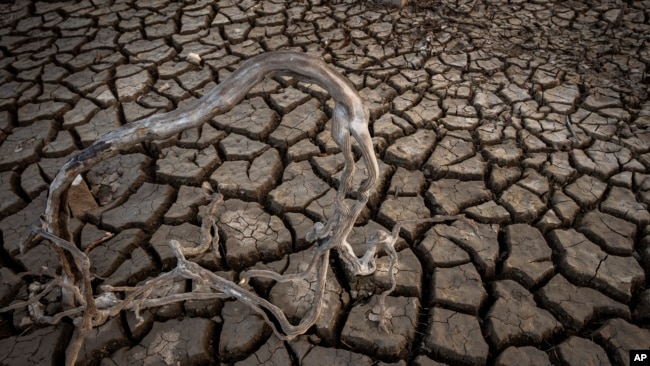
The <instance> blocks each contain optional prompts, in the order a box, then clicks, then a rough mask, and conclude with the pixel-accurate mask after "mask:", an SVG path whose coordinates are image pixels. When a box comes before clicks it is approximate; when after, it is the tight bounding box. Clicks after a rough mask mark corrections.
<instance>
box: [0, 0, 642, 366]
mask: <svg viewBox="0 0 650 366" xmlns="http://www.w3.org/2000/svg"><path fill="white" fill-rule="evenodd" d="M649 20H650V1H616V0H611V1H544V0H536V1H532V2H526V1H519V0H511V1H505V0H504V1H499V0H490V1H486V0H475V1H463V0H458V1H448V0H439V1H412V4H411V5H408V6H406V7H404V8H403V9H401V10H399V9H396V8H391V7H387V6H384V5H380V4H375V3H372V2H368V1H318V0H302V1H291V2H290V1H282V0H264V1H259V2H258V1H252V0H244V1H233V0H221V1H202V0H198V1H185V2H176V1H170V0H142V1H136V0H81V1H74V2H72V1H67V2H66V1H62V2H31V1H14V2H12V3H11V2H4V3H3V4H0V25H1V26H0V53H1V55H0V64H1V65H2V68H1V70H0V230H1V231H2V245H1V249H0V264H1V266H2V268H0V279H1V281H0V306H4V305H7V304H9V303H11V302H12V301H17V300H21V299H25V297H26V296H27V285H26V282H25V281H24V280H23V279H22V278H21V277H20V274H21V273H23V272H26V271H33V272H38V271H39V270H40V268H41V267H42V266H47V267H50V268H56V267H57V259H56V256H55V255H54V253H53V252H52V251H51V250H50V249H49V248H48V247H46V246H37V247H35V248H33V249H31V250H30V251H28V252H27V253H24V254H21V253H20V251H19V243H21V242H22V241H23V240H24V239H25V238H26V237H27V235H28V229H27V227H28V225H29V224H31V223H32V222H34V221H35V220H37V218H38V216H39V215H40V214H41V213H42V212H43V210H44V203H45V199H46V195H47V189H48V185H49V183H50V181H51V180H52V178H53V176H54V175H55V174H56V171H57V169H58V168H59V167H60V166H61V165H62V164H63V163H64V162H65V161H67V160H68V159H69V158H70V156H71V154H73V153H75V152H76V151H78V150H80V149H82V148H83V147H85V146H88V145H89V144H91V143H92V142H93V141H94V140H95V139H97V137H98V136H100V135H101V134H103V133H105V132H107V131H110V130H113V129H115V128H116V127H118V126H120V125H123V124H125V123H129V122H132V121H135V120H138V119H140V118H143V117H146V116H150V115H152V114H154V113H161V112H165V111H170V110H173V109H175V108H179V107H182V106H183V105H185V104H186V103H187V102H188V101H190V100H192V99H194V98H198V97H200V96H201V95H203V94H204V93H206V92H207V91H208V90H210V89H211V88H212V87H213V86H214V85H216V84H217V83H219V82H220V81H221V80H223V79H224V78H225V77H226V76H228V75H229V74H230V73H231V72H232V71H233V70H234V69H236V68H237V67H238V65H240V64H241V63H242V62H243V61H244V60H246V59H247V58H250V57H252V56H254V55H256V54H259V53H262V52H267V51H273V50H281V49H293V50H298V51H303V52H308V53H310V54H313V55H320V56H321V57H322V58H324V59H325V60H326V61H327V62H328V63H330V64H331V65H333V66H334V67H335V68H337V69H338V70H339V71H341V72H343V73H344V74H345V75H346V76H347V77H348V78H349V79H350V80H351V81H352V83H353V84H354V86H355V87H356V88H357V89H358V90H359V92H360V93H361V95H362V96H363V98H364V99H365V101H366V102H367V105H368V107H369V109H370V112H371V115H372V121H371V125H370V130H371V132H372V135H373V141H374V145H375V149H376V152H377V155H378V157H379V158H380V160H381V161H380V163H379V164H380V165H379V166H380V177H381V179H380V182H379V185H378V186H377V188H376V189H375V190H374V191H373V192H371V196H370V200H369V203H368V207H367V209H366V210H365V211H364V212H363V214H362V215H361V217H360V219H359V222H357V226H356V227H355V229H354V232H353V234H352V236H351V239H350V241H351V243H352V244H353V246H354V247H355V248H354V249H355V250H356V251H357V254H359V255H360V254H361V253H362V252H363V250H364V247H363V243H364V242H365V238H366V237H367V236H368V235H370V233H372V232H373V230H375V229H376V228H378V227H383V228H385V229H387V230H389V231H390V229H391V228H392V225H394V223H395V222H396V221H399V220H405V219H414V218H426V217H431V216H433V215H436V214H447V215H455V214H459V213H463V214H465V215H466V216H467V217H469V218H471V219H472V220H473V221H474V224H473V225H472V224H471V223H467V222H463V221H458V222H455V223H443V224H438V225H435V226H431V225H429V224H425V225H414V224H408V225H404V226H403V228H402V232H401V238H400V240H399V241H398V243H397V248H398V251H399V263H398V265H397V272H396V279H397V288H396V290H395V292H394V293H392V294H391V297H389V299H388V300H387V304H388V306H389V309H388V318H387V322H386V324H387V328H388V331H389V333H387V334H384V333H380V330H379V328H378V322H377V320H378V313H377V307H376V306H375V304H376V301H377V295H376V294H378V293H379V292H381V291H382V290H384V289H386V288H388V287H390V284H389V281H388V276H387V275H388V273H387V271H388V258H387V257H383V258H381V259H380V260H379V261H378V270H377V273H375V274H374V275H372V276H369V277H364V278H347V277H346V276H345V274H344V271H342V270H341V267H340V263H338V261H337V259H336V258H334V259H333V267H332V270H331V271H330V273H328V285H327V288H326V295H325V307H324V310H323V313H322V316H321V318H320V320H319V321H318V323H317V324H316V325H315V326H314V327H312V329H311V330H310V331H309V332H308V334H307V335H305V336H302V337H299V338H298V339H297V340H295V341H291V342H282V341H280V340H278V339H277V338H276V337H275V336H274V335H273V334H272V332H271V330H270V328H269V326H268V325H267V324H265V323H264V321H263V320H262V319H261V318H260V317H258V316H257V315H256V314H254V313H252V312H251V311H250V310H249V309H248V308H247V307H246V306H244V305H243V304H241V303H237V302H234V301H232V300H227V299H226V300H217V301H188V302H185V303H179V304H173V305H167V306H164V307H161V308H158V309H156V310H155V311H148V312H146V313H145V314H144V319H145V321H144V322H143V323H141V324H139V323H138V322H137V321H136V320H135V318H134V316H133V314H132V313H127V314H125V315H124V316H122V317H118V318H114V319H112V320H111V321H109V322H107V323H106V324H104V325H103V326H101V327H99V328H98V329H96V330H95V331H94V332H93V335H92V336H90V337H89V338H88V339H87V341H86V343H85V345H84V348H83V349H82V352H81V356H80V360H79V364H95V365H97V364H101V365H141V364H177V363H178V364H183V365H199V364H218V363H226V364H229V363H233V364H237V365H258V364H273V365H290V364H294V365H296V364H304V365H335V364H355V365H364V364H368V365H370V364H391V363H395V364H398V365H406V364H409V365H442V364H451V365H456V364H464V365H483V364H494V365H524V364H526V365H548V364H554V365H576V366H577V365H608V364H614V365H625V364H627V362H628V358H627V357H628V354H627V350H629V349H644V348H645V349H648V348H650V290H648V289H647V278H648V276H649V275H650V226H649V224H650V213H649V212H648V205H649V204H650V102H649V101H648V94H647V89H648V84H649V82H650V78H649V77H648V72H649V71H650V70H648V68H649V67H650V47H649V42H650V38H649V35H650V24H649ZM190 53H196V54H199V55H200V56H201V59H202V61H201V62H200V64H198V65H197V64H195V63H190V62H188V61H187V56H188V55H189V54H190ZM288 66H290V65H288ZM332 107H333V105H332V101H331V100H330V99H329V97H328V96H327V94H326V93H325V92H324V90H323V89H321V88H319V87H317V86H314V85H308V84H304V83H301V82H298V81H296V80H294V79H292V78H277V79H272V80H267V81H265V82H264V83H262V84H260V85H258V86H257V87H256V88H254V89H253V90H252V91H251V92H250V93H249V95H248V97H247V98H246V100H244V101H243V102H242V103H240V104H239V105H238V106H237V107H235V108H234V109H233V110H231V111H230V112H228V113H227V114H224V115H221V116H218V117H215V118H214V119H212V120H211V121H210V122H209V123H207V124H205V125H204V126H202V127H201V128H197V129H191V130H187V131H185V132H183V133H181V134H179V135H178V136H175V137H174V138H171V139H169V140H166V141H155V142H151V143H145V144H142V145H140V146H138V147H136V148H133V149H131V150H130V151H129V152H128V153H125V154H122V155H120V156H117V157H114V158H111V159H108V160H106V161H104V162H102V163H101V164H100V165H98V166H97V167H95V168H93V169H92V170H91V171H90V172H88V173H87V174H85V175H84V177H83V178H84V179H83V180H81V181H78V182H77V184H75V185H74V186H73V187H72V189H71V191H70V196H69V199H70V211H71V214H72V215H73V220H72V229H73V231H74V235H75V239H76V240H77V242H79V243H80V245H81V246H82V247H84V248H85V247H86V246H88V245H89V244H90V243H92V242H93V241H95V240H98V239H100V238H102V237H104V236H105V235H106V234H105V233H106V232H110V233H112V234H114V237H112V238H111V239H110V240H108V241H107V242H106V243H104V244H103V245H99V246H96V247H94V248H93V249H92V250H91V251H90V256H91V259H92V260H93V265H94V268H93V269H94V272H95V273H96V274H97V279H96V281H95V283H96V284H97V285H99V284H102V283H107V284H112V285H125V284H129V285H134V284H136V283H138V282H140V281H143V280H145V279H147V278H150V277H152V276H156V275H157V274H158V273H160V272H161V271H163V270H168V269H170V268H172V267H173V266H174V262H175V258H174V256H173V255H172V253H171V252H170V251H169V248H168V247H167V246H166V243H167V242H168V241H169V240H170V239H173V238H177V239H181V240H183V241H184V242H185V243H187V245H197V244H198V242H199V241H200V237H199V228H200V225H201V219H202V217H203V215H204V214H205V210H206V205H207V203H208V202H207V200H206V199H205V198H204V196H203V195H202V193H201V192H202V191H201V188H200V187H201V184H202V183H203V182H209V184H211V185H212V187H213V188H214V189H216V190H219V191H220V192H222V193H223V194H224V195H225V202H224V204H223V205H222V207H221V208H220V210H219V211H218V212H217V215H218V217H217V220H216V221H217V224H218V226H219V231H220V235H221V240H222V248H223V252H224V256H223V258H216V257H214V256H211V255H204V256H202V257H199V258H196V259H195V260H197V261H199V262H200V263H201V264H202V265H203V266H206V267H207V268H210V269H212V270H214V271H217V272H218V273H219V274H220V275H222V276H224V277H226V278H230V279H237V278H238V276H239V273H240V271H242V270H243V269H246V268H252V267H255V268H271V269H273V270H276V271H279V272H283V273H292V272H296V271H298V270H299V269H301V268H303V267H304V265H305V261H306V258H309V255H310V252H309V250H310V249H309V247H308V243H306V242H305V239H304V237H305V233H306V231H307V230H309V228H310V227H311V225H312V224H313V222H316V221H322V220H324V219H325V218H326V217H328V215H329V214H330V213H331V212H332V210H333V202H334V197H335V189H336V187H337V186H338V184H339V182H340V176H341V172H340V170H341V168H342V166H343V158H342V156H341V155H340V154H338V153H339V152H338V149H337V147H336V145H335V143H334V142H333V140H332V139H331V136H330V133H329V130H330V128H331V122H330V118H331V113H332ZM360 166H361V165H360ZM361 178H362V174H359V176H358V177H355V182H357V183H358V182H360V180H361ZM313 280H314V279H313V278H307V279H306V280H304V281H297V282H296V283H293V284H282V285H276V284H274V283H273V282H269V281H261V280H258V281H254V282H253V283H252V285H253V287H254V289H255V291H257V292H258V293H260V294H262V295H263V296H265V297H267V298H268V299H270V300H271V301H273V302H274V303H276V304H278V306H280V307H281V308H282V309H283V310H284V311H285V313H287V316H288V317H289V318H290V319H292V320H293V321H297V320H298V319H300V318H301V317H302V315H303V314H305V313H306V311H307V310H308V307H309V306H310V301H311V299H312V298H313V286H314V282H313ZM190 287H191V285H190V284H189V283H186V282H184V281H180V282H175V283H173V284H170V285H169V286H168V287H166V288H161V289H159V290H157V293H156V294H154V296H164V295H168V294H175V293H181V292H185V291H189V290H195V291H205V289H201V288H194V289H192V288H190ZM46 302H47V304H48V305H47V307H46V309H45V311H46V312H48V313H56V312H57V311H59V310H60V308H59V302H58V299H57V298H56V297H55V296H50V297H48V298H47V299H46ZM26 314H27V313H26V312H25V311H24V310H21V311H15V312H13V313H11V314H0V350H2V352H0V364H2V365H27V364H33V365H36V364H38V365H46V364H61V363H62V362H63V359H64V351H65V349H66V347H67V344H68V342H69V340H70V338H71V336H72V332H73V329H74V328H73V326H72V324H71V323H70V322H69V321H64V322H62V323H60V324H58V325H56V326H35V325H33V324H31V323H30V322H29V321H28V320H27V318H26Z"/></svg>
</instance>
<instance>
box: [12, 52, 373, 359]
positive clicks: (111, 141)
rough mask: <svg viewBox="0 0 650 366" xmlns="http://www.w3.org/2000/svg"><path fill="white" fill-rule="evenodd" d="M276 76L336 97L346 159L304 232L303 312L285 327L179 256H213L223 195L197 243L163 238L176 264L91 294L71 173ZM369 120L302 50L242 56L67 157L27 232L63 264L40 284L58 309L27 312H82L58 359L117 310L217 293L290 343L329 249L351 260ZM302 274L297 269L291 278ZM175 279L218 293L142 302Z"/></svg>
mask: <svg viewBox="0 0 650 366" xmlns="http://www.w3.org/2000/svg"><path fill="white" fill-rule="evenodd" d="M284 75H286V76H293V77H295V78H297V79H298V80H300V81H305V82H308V83H315V84H318V85H319V86H321V87H323V88H324V89H326V90H327V91H328V92H329V94H330V95H331V96H332V98H333V99H334V101H335V107H334V110H333V116H332V137H333V139H334V141H335V142H336V143H337V145H338V146H339V147H340V149H341V151H342V153H343V156H344V158H345V166H344V169H343V176H342V180H341V185H340V186H339V190H338V192H337V196H336V205H335V211H334V214H333V215H332V216H331V217H330V218H329V219H328V221H327V222H326V223H325V224H324V225H323V224H320V223H319V224H317V225H315V227H314V229H313V230H312V233H311V234H310V239H311V240H312V241H315V242H317V250H316V253H315V255H314V257H313V258H312V261H311V264H310V266H309V268H308V270H309V272H311V271H313V270H314V269H315V268H317V270H318V276H317V287H316V290H315V292H316V293H315V298H314V301H315V304H314V306H313V307H312V308H311V310H310V311H309V313H308V314H307V315H306V316H305V317H304V318H303V319H302V320H301V321H300V323H299V324H297V325H293V324H291V323H289V321H288V320H287V319H286V316H285V315H284V313H283V312H282V311H281V310H280V309H279V308H277V307H276V306H275V305H273V304H271V303H270V302H268V301H267V300H265V299H262V298H260V297H259V296H257V295H255V294H253V293H250V292H249V291H247V290H245V289H243V288H242V287H240V286H238V285H237V284H235V283H233V282H231V281H228V280H226V279H224V278H221V277H219V276H217V275H216V274H214V273H213V272H211V271H208V270H206V269H205V268H202V267H201V266H199V265H198V264H196V263H194V262H190V261H188V260H186V259H185V255H195V254H200V253H203V252H205V251H207V250H209V248H210V247H212V248H213V250H214V251H215V254H216V255H219V250H218V248H217V245H218V237H217V238H215V237H212V235H211V233H210V230H211V229H214V228H215V222H214V217H213V216H214V215H213V214H214V211H215V210H216V207H217V204H218V203H219V202H220V200H221V199H222V197H221V196H220V195H217V196H216V197H215V199H214V200H213V202H212V204H211V205H210V207H209V209H208V215H207V217H206V219H205V221H204V222H203V225H202V230H201V243H200V245H199V247H198V248H184V247H182V246H181V245H180V243H178V242H176V241H171V242H170V246H171V247H172V250H173V251H174V253H175V255H176V257H177V259H178V264H177V267H176V268H175V269H174V270H172V271H170V272H167V273H163V274H161V275H159V276H158V277H156V278H154V279H151V280H149V281H147V282H145V283H144V284H141V285H139V286H137V287H134V288H109V287H103V288H102V290H104V291H105V292H104V293H103V294H100V295H99V296H97V297H96V298H94V295H93V289H92V287H91V283H90V281H91V278H92V275H91V273H90V261H89V259H88V257H87V256H86V254H85V253H84V252H82V251H81V250H79V249H78V247H77V246H76V245H74V244H73V243H71V242H70V241H68V240H67V239H68V238H69V237H70V235H69V227H68V221H69V212H67V209H66V207H67V205H66V204H65V200H66V192H67V190H68V188H69V187H70V185H71V183H72V181H73V180H74V179H75V178H76V177H78V176H79V174H81V173H84V172H86V171H88V170H89V169H91V168H92V167H93V166H94V165H96V164H97V163H99V162H101V161H103V160H105V159H107V158H109V157H111V156H114V155H117V154H119V153H120V152H122V151H125V150H128V149H129V148H131V147H132V146H134V145H136V144H138V143H140V142H143V141H145V140H158V139H165V138H168V137H170V136H172V135H174V134H177V133H180V132H181V131H184V130H186V129H189V128H194V127H198V126H200V125H201V124H203V123H205V122H206V121H207V120H209V119H210V118H212V117H214V116H215V115H218V114H221V113H225V112H227V111H228V110H230V109H231V108H232V107H233V106H235V105H236V104H237V103H238V102H239V101H241V100H242V99H243V98H244V97H245V95H246V94H247V92H248V91H249V90H250V89H251V88H252V87H254V86H255V85H256V84H258V83H259V82H261V81H262V80H264V79H265V78H267V77H272V76H284ZM368 119H369V113H368V109H367V107H366V106H365V105H364V104H363V102H362V100H361V98H360V96H359V94H358V93H357V91H356V90H355V88H354V87H353V86H352V84H351V83H350V82H349V81H348V80H347V79H346V78H345V77H343V76H342V75H341V74H340V73H338V72H337V71H335V70H333V69H332V68H330V67H329V66H328V65H327V64H326V63H325V62H323V61H321V60H319V59H317V58H314V57H311V56H308V55H305V54H303V53H295V52H272V53H266V54H262V55H259V56H256V57H253V58H251V59H250V60H248V61H246V62H244V63H243V64H242V65H241V67H240V68H239V69H237V70H235V71H234V72H233V73H232V74H231V75H230V76H229V77H228V78H227V79H226V80H224V81H223V82H222V83H220V84H219V85H218V86H217V87H215V88H214V89H213V90H211V91H210V92H209V93H208V94H206V95H204V96H203V97H202V98H200V99H198V100H196V101H193V102H191V103H190V104H188V105H187V106H186V107H185V108H182V109H178V110H175V111H172V112H169V113H164V114H159V115H154V116H151V117H148V118H145V119H143V120H141V121H138V122H134V123H131V124H128V125H125V126H123V127H122V128H119V129H117V130H114V131H111V132H109V133H107V134H105V135H103V136H101V137H100V138H99V139H98V140H96V141H95V142H94V143H93V144H92V145H90V146H89V147H88V148H86V149H84V150H82V151H81V152H79V153H77V154H76V155H74V156H73V157H72V159H71V160H70V161H68V162H67V163H66V164H64V165H63V166H62V167H61V169H60V170H59V172H58V173H57V175H56V177H55V178H54V180H53V181H52V183H51V185H50V190H49V196H48V199H47V205H46V209H45V213H44V215H43V225H42V228H34V231H35V232H36V233H37V234H38V235H40V237H41V238H43V239H46V240H48V241H49V243H50V244H52V245H53V246H54V249H55V251H56V253H57V255H58V256H59V258H60V260H61V265H62V269H63V273H62V274H61V276H60V279H59V280H58V281H53V282H52V283H51V286H47V291H51V290H52V288H53V287H54V286H58V287H60V288H61V291H62V298H63V299H64V300H65V302H64V311H63V313H62V314H63V315H60V314H59V315H56V316H54V317H50V318H48V317H47V316H45V315H44V314H40V313H39V314H36V313H35V316H36V317H38V318H39V319H40V320H41V321H44V322H53V321H59V320H60V319H61V318H62V317H63V316H74V315H78V314H81V317H78V318H76V320H75V323H76V324H77V328H78V331H77V333H76V334H77V335H76V336H75V338H74V339H73V340H72V341H71V343H70V345H69V346H68V349H67V352H66V364H68V365H73V364H74V363H75V362H76V359H77V355H78V352H79V350H80V349H81V345H82V343H83V340H84V338H85V336H86V334H87V333H88V331H89V330H90V329H92V328H93V327H96V326H99V325H101V324H102V323H103V322H105V321H106V320H107V319H108V318H110V317H112V316H116V315H117V314H119V312H121V311H123V310H133V311H135V312H136V315H137V316H139V312H140V310H141V309H143V308H147V307H152V306H161V305H164V304H167V303H171V302H175V301H185V300H188V299H206V298H215V297H221V296H228V297H235V298H237V299H239V300H241V301H242V302H244V303H246V304H248V305H249V306H251V308H253V309H254V310H255V311H256V312H257V313H259V314H260V316H262V317H263V318H264V319H265V320H266V321H267V322H268V323H269V324H270V325H271V326H272V328H273V330H274V332H275V333H276V335H278V337H280V338H281V339H291V338H293V337H295V336H296V335H299V334H302V333H304V332H306V331H307V329H309V327H311V326H312V325H313V324H314V323H315V322H316V319H317V318H318V316H319V314H320V311H321V308H322V302H323V294H324V290H325V281H326V274H327V270H328V264H329V250H331V249H337V250H339V251H340V252H341V253H343V255H342V257H344V258H347V257H350V256H352V257H354V255H353V253H352V249H351V247H350V245H349V244H348V243H347V240H346V239H347V237H348V235H349V233H350V231H351V230H352V227H353V225H354V222H355V221H356V218H357V216H358V215H359V213H360V212H361V209H362V208H363V207H364V206H365V205H366V203H367V201H368V195H369V190H370V189H371V188H372V187H373V186H374V185H375V182H376V180H377V178H378V165H377V160H376V158H375V155H374V150H373V145H372V140H371V137H370V132H369V130H368ZM351 138H353V139H354V140H355V141H356V142H357V144H358V146H359V147H360V150H361V155H362V159H363V161H364V164H365V166H366V169H367V171H368V176H367V178H366V179H365V180H364V181H363V182H362V183H361V185H360V186H359V187H358V188H357V190H356V197H357V201H356V202H355V203H354V205H353V206H352V207H349V206H348V205H347V204H346V202H345V201H344V200H345V197H346V196H347V195H348V194H349V193H350V192H351V190H352V176H353V174H354V169H355V166H354V155H353V153H352V147H351V146H352V140H351ZM215 232H216V230H215ZM215 236H216V235H215ZM210 244H212V245H210ZM65 252H68V253H70V255H71V257H72V259H73V262H72V263H69V261H68V259H67V255H66V253H65ZM352 257H350V258H347V259H346V263H349V264H350V265H352V266H357V267H359V261H358V258H356V257H354V258H352ZM372 270H374V269H370V268H369V267H368V268H361V269H359V268H352V269H351V271H352V272H353V273H357V274H366V273H368V272H371V271H372ZM305 273H307V272H305ZM249 275H259V276H271V275H270V274H268V273H263V272H262V273H260V272H253V273H250V274H249ZM304 275H305V274H301V275H298V277H299V276H304ZM179 276H180V277H182V278H187V279H191V280H193V281H199V282H200V283H202V284H204V285H207V286H208V287H210V288H212V289H214V290H216V291H218V293H217V294H204V293H203V294H199V293H195V294H181V295H172V296H169V297H165V298H161V299H150V298H149V296H150V294H151V293H152V291H153V290H154V289H155V288H156V287H157V286H160V285H161V284H162V283H163V282H165V281H170V280H172V279H173V278H177V277H179ZM298 277H296V276H293V277H292V276H280V277H278V279H280V280H291V279H295V278H298ZM113 290H119V291H121V292H124V293H125V297H124V299H123V300H119V299H118V298H117V296H116V295H115V293H114V292H112V291H113ZM41 297H42V295H41V294H34V296H32V298H31V299H30V300H29V301H28V302H26V303H24V304H23V305H25V306H28V307H29V306H31V307H36V306H37V305H40V302H39V299H40V298H41ZM80 309H81V310H80ZM2 310H4V309H0V311H2ZM269 315H270V316H273V317H274V321H275V322H276V323H274V322H273V321H271V319H269ZM274 324H278V327H277V328H276V326H275V325H274Z"/></svg>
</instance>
